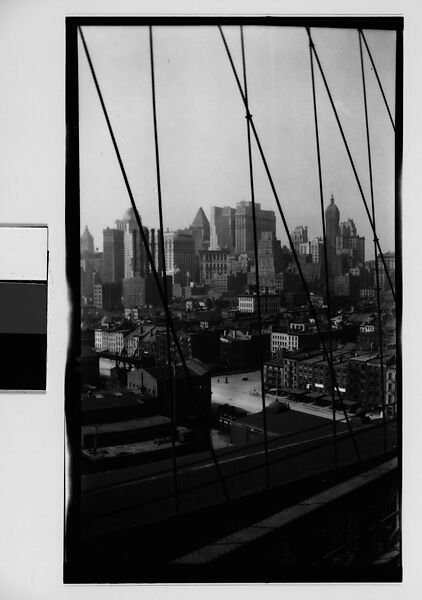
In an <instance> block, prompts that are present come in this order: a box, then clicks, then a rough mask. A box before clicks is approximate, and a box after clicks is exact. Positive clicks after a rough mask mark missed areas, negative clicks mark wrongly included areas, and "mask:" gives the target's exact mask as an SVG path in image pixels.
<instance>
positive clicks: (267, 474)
mask: <svg viewBox="0 0 422 600" xmlns="http://www.w3.org/2000/svg"><path fill="white" fill-rule="evenodd" d="M240 42H241V47H242V66H243V89H244V92H245V108H246V129H247V137H248V161H249V183H250V190H251V201H252V223H253V241H254V255H255V282H256V305H257V315H258V332H259V352H260V359H261V360H260V372H261V393H262V420H263V425H264V448H265V453H264V454H265V477H266V484H267V488H269V487H270V470H269V465H268V436H267V415H266V411H265V382H264V349H263V344H262V311H261V292H260V285H259V261H258V241H257V226H256V206H255V188H254V175H253V162H252V145H251V126H250V122H249V102H248V83H247V76H246V55H245V40H244V36H243V26H242V25H241V26H240Z"/></svg>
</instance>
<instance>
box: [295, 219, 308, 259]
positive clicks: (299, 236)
mask: <svg viewBox="0 0 422 600" xmlns="http://www.w3.org/2000/svg"><path fill="white" fill-rule="evenodd" d="M292 239H293V246H294V248H295V250H296V252H299V247H300V244H306V243H307V241H308V226H307V225H298V226H297V227H295V229H294V231H293V233H292ZM303 254H308V253H307V252H304V253H303Z"/></svg>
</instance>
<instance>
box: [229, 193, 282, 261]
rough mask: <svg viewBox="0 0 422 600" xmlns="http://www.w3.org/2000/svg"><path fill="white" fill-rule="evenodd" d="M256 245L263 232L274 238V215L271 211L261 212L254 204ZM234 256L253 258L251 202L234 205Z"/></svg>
mask: <svg viewBox="0 0 422 600" xmlns="http://www.w3.org/2000/svg"><path fill="white" fill-rule="evenodd" d="M255 216H256V237H257V243H258V241H259V240H260V239H261V235H262V233H263V232H269V233H273V234H274V237H275V213H274V211H272V210H262V209H261V205H260V204H257V203H255ZM236 254H247V255H248V256H250V257H253V256H254V229H253V215H252V202H244V201H243V202H238V203H237V205H236Z"/></svg>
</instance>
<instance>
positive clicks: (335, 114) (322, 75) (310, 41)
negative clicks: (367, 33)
mask: <svg viewBox="0 0 422 600" xmlns="http://www.w3.org/2000/svg"><path fill="white" fill-rule="evenodd" d="M306 32H307V34H308V38H309V43H310V45H311V49H312V52H313V54H314V56H315V58H316V61H317V64H318V68H319V72H320V73H321V77H322V80H323V82H324V86H325V89H326V91H327V95H328V98H329V100H330V104H331V107H332V109H333V112H334V116H335V119H336V121H337V125H338V128H339V131H340V134H341V137H342V140H343V143H344V147H345V149H346V153H347V156H348V157H349V161H350V165H351V167H352V171H353V174H354V176H355V179H356V183H357V185H358V188H359V192H360V195H361V197H362V201H363V204H364V207H365V211H366V214H367V217H368V220H369V224H370V226H371V229H372V231H373V234H374V238H375V243H376V246H377V248H378V252H379V256H380V257H381V260H382V262H383V265H384V269H385V273H386V275H387V279H388V283H389V285H390V288H391V292H392V294H393V298H394V300H396V293H395V290H394V286H393V283H392V281H391V278H390V273H389V271H388V269H387V265H386V262H385V258H384V255H383V253H382V250H381V246H380V243H379V239H378V238H377V235H376V230H375V227H374V222H373V220H372V216H371V213H370V212H369V208H368V203H367V201H366V198H365V194H364V193H363V189H362V185H361V182H360V179H359V176H358V173H357V171H356V167H355V163H354V161H353V157H352V154H351V152H350V149H349V144H348V143H347V140H346V136H345V135H344V131H343V127H342V125H341V122H340V119H339V116H338V112H337V109H336V107H335V104H334V100H333V97H332V95H331V91H330V88H329V86H328V82H327V79H326V77H325V73H324V70H323V68H322V65H321V62H320V60H319V57H318V53H317V51H316V48H315V44H314V42H313V40H312V37H311V30H310V28H309V27H307V28H306Z"/></svg>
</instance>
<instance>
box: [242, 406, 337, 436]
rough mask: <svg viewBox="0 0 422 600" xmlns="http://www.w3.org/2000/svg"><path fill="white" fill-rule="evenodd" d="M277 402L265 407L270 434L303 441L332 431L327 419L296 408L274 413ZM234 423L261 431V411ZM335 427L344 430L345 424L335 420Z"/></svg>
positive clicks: (262, 427)
mask: <svg viewBox="0 0 422 600" xmlns="http://www.w3.org/2000/svg"><path fill="white" fill-rule="evenodd" d="M277 404H281V403H277V402H275V403H273V404H271V405H270V406H269V407H267V409H266V422H267V433H268V434H269V435H270V436H272V437H275V436H279V435H286V436H289V437H290V436H291V437H292V440H294V441H297V440H298V439H300V440H302V441H303V440H307V439H312V437H313V436H315V437H319V436H321V435H324V434H327V433H332V431H333V425H332V422H331V421H330V420H329V419H326V418H324V417H318V416H316V415H311V414H308V413H304V412H299V411H296V410H286V411H284V412H281V413H279V414H276V413H275V412H274V410H275V408H276V407H277ZM234 425H236V426H240V427H242V426H244V427H247V428H248V429H256V430H258V431H260V432H263V431H264V426H263V418H262V412H260V413H257V414H254V415H248V416H246V417H243V418H241V419H237V420H236V421H234V422H233V424H232V427H233V426H234ZM336 429H337V431H346V429H347V425H345V424H344V423H340V422H337V423H336ZM270 440H271V438H270V439H269V441H270ZM289 441H290V440H289Z"/></svg>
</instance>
